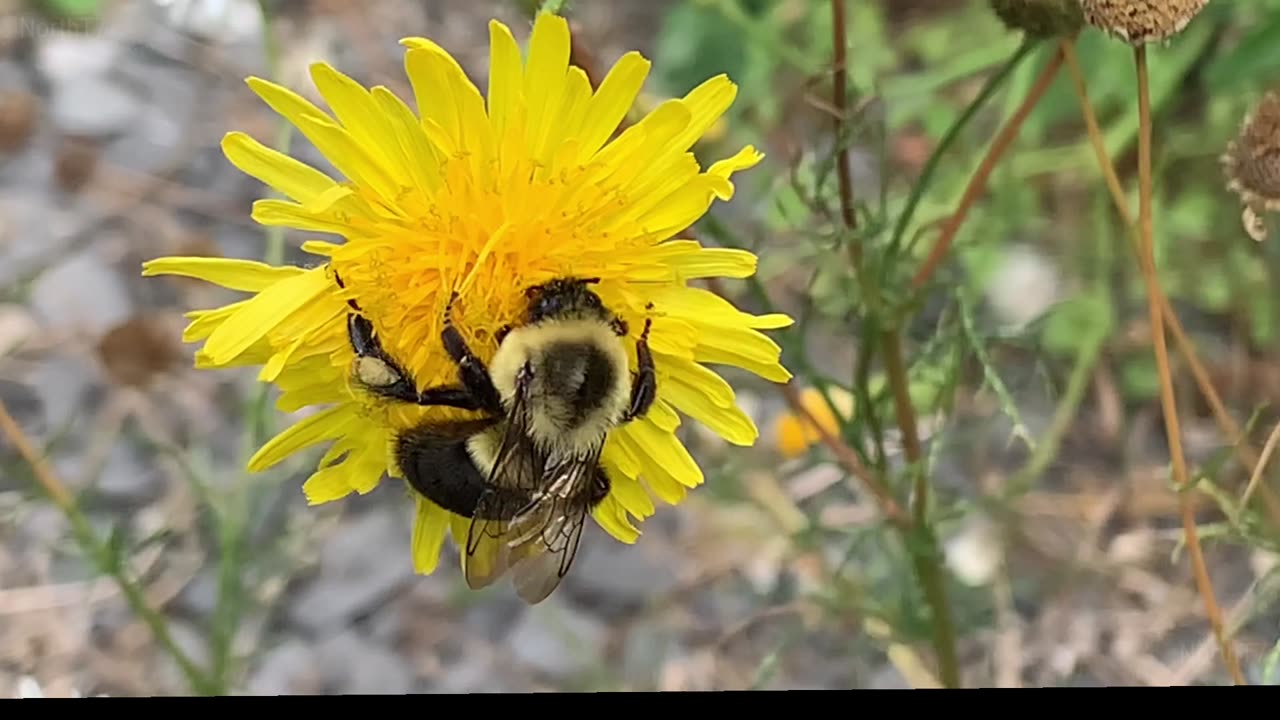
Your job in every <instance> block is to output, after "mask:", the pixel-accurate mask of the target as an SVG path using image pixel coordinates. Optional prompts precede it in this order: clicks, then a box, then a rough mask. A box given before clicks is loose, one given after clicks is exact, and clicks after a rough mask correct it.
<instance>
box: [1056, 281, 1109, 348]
mask: <svg viewBox="0 0 1280 720" xmlns="http://www.w3.org/2000/svg"><path fill="white" fill-rule="evenodd" d="M1110 331H1111V312H1110V308H1109V307H1108V305H1107V303H1106V302H1105V301H1104V300H1102V299H1101V298H1099V297H1096V296H1093V295H1081V296H1079V297H1075V298H1072V299H1070V300H1067V301H1065V302H1062V303H1059V304H1058V305H1057V306H1055V307H1054V308H1053V309H1052V310H1050V311H1049V314H1048V317H1047V318H1046V319H1045V322H1044V325H1043V329H1042V330H1041V336H1040V337H1041V342H1042V343H1044V345H1045V347H1046V348H1047V349H1048V350H1050V351H1051V352H1054V353H1058V354H1061V355H1074V354H1075V352H1076V349H1077V348H1079V347H1080V345H1081V344H1082V343H1084V342H1086V338H1097V337H1100V336H1105V335H1106V334H1107V333H1108V332H1110Z"/></svg>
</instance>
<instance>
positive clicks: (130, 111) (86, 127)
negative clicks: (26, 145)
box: [50, 75, 142, 138]
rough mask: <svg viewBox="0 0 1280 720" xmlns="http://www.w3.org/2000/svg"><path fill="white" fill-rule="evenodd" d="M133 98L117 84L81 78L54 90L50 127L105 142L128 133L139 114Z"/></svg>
mask: <svg viewBox="0 0 1280 720" xmlns="http://www.w3.org/2000/svg"><path fill="white" fill-rule="evenodd" d="M141 109H142V106H141V101H140V99H139V98H138V96H137V94H136V93H134V92H133V91H132V90H130V89H129V88H126V87H124V86H122V85H121V84H119V83H118V82H116V81H114V80H111V79H108V78H100V77H93V76H89V75H86V76H82V77H76V78H73V79H70V80H68V81H67V82H65V83H60V84H59V85H57V86H56V87H55V88H54V91H53V99H52V102H51V103H50V114H51V117H52V118H53V124H54V125H55V126H56V127H57V128H58V129H59V130H61V131H62V132H64V133H67V134H68V135H78V136H83V137H91V138H105V137H110V136H113V135H117V134H119V133H122V132H125V131H126V130H129V129H130V127H131V126H132V125H133V123H134V122H135V120H136V119H137V117H138V114H139V112H140V111H141Z"/></svg>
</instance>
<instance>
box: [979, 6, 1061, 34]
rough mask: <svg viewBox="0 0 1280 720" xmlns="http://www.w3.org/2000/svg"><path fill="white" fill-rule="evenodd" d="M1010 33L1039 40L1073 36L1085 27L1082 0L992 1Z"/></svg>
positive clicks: (992, 7)
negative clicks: (1020, 33) (1014, 31)
mask: <svg viewBox="0 0 1280 720" xmlns="http://www.w3.org/2000/svg"><path fill="white" fill-rule="evenodd" d="M989 1H990V4H991V9H992V11H994V12H995V14H996V15H997V16H998V17H999V18H1000V20H1001V21H1003V22H1004V24H1005V26H1007V27H1008V28H1009V29H1010V30H1022V31H1024V32H1026V33H1027V34H1028V35H1032V36H1035V37H1055V36H1059V35H1072V34H1074V33H1075V32H1076V31H1078V30H1079V29H1080V28H1081V27H1082V26H1083V25H1084V14H1083V13H1082V12H1081V11H1080V0H989Z"/></svg>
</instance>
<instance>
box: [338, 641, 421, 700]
mask: <svg viewBox="0 0 1280 720" xmlns="http://www.w3.org/2000/svg"><path fill="white" fill-rule="evenodd" d="M317 651H318V654H319V657H320V665H321V667H323V668H325V673H324V679H325V684H326V689H327V690H328V691H329V692H331V693H334V694H343V695H404V694H406V693H409V692H410V691H412V689H413V685H414V676H413V672H412V671H411V668H410V665H409V662H408V661H407V660H405V659H404V658H403V657H400V656H399V655H397V654H395V653H394V652H392V651H390V650H388V649H387V648H385V647H381V646H379V645H376V644H374V643H372V642H370V641H369V640H368V639H367V638H365V637H362V636H361V635H359V634H357V633H355V632H353V631H350V630H348V631H345V632H341V633H339V634H337V635H334V636H333V637H330V638H328V639H326V640H325V641H324V642H322V643H320V645H319V647H318V648H317Z"/></svg>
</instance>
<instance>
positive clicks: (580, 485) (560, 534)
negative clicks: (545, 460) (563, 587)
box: [512, 451, 599, 605]
mask: <svg viewBox="0 0 1280 720" xmlns="http://www.w3.org/2000/svg"><path fill="white" fill-rule="evenodd" d="M598 461H599V451H596V452H595V453H592V454H591V455H590V456H588V457H577V458H573V459H572V460H570V461H569V462H567V463H565V464H563V465H561V466H560V468H559V470H560V472H559V473H558V477H555V478H548V479H550V480H552V482H553V483H554V485H557V486H562V487H563V490H562V493H563V494H561V493H557V492H550V493H548V494H547V495H546V496H545V497H544V498H543V499H542V500H541V502H540V503H539V504H538V505H536V506H535V507H534V508H532V509H531V511H530V512H529V513H527V516H528V518H529V519H528V521H527V522H526V521H525V517H526V516H523V515H522V516H521V517H520V518H519V519H518V520H517V522H518V523H519V524H520V525H522V526H526V527H528V528H529V531H530V532H527V533H522V534H521V540H522V542H520V543H519V544H517V545H516V547H515V548H514V549H513V551H515V552H519V553H520V555H521V557H520V562H518V563H515V564H514V565H513V568H512V583H513V584H514V586H515V589H516V594H517V595H519V596H520V598H521V599H523V600H524V601H525V602H527V603H529V604H531V605H533V604H537V603H539V602H542V601H543V600H545V599H546V598H547V596H548V595H550V594H551V593H552V592H553V591H554V590H555V589H556V588H557V587H558V586H559V585H560V581H561V580H563V579H564V576H565V575H567V574H568V572H569V567H570V566H571V565H572V564H573V559H574V556H575V555H577V552H578V543H579V541H580V540H581V539H582V528H583V525H585V524H586V519H587V504H586V500H585V497H584V489H585V487H586V485H587V483H590V482H591V480H592V475H593V474H594V473H595V471H596V467H597V465H596V464H597V462H598Z"/></svg>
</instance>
